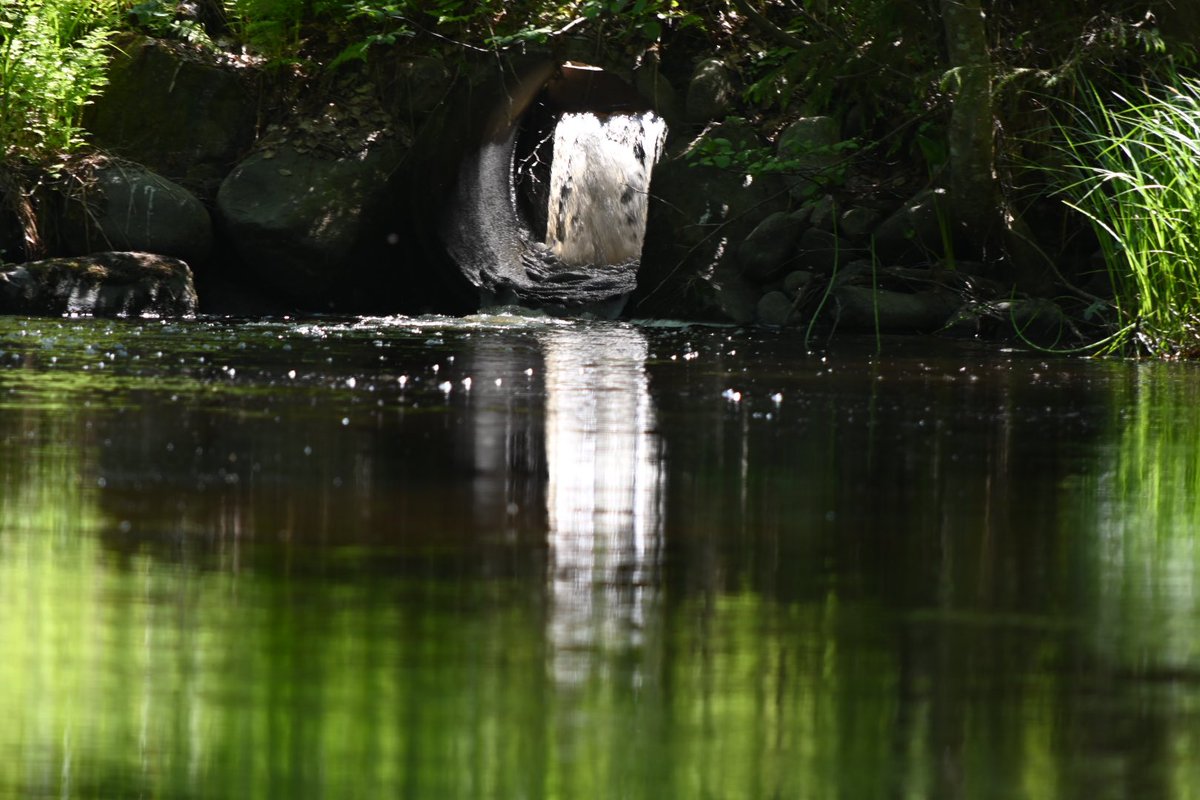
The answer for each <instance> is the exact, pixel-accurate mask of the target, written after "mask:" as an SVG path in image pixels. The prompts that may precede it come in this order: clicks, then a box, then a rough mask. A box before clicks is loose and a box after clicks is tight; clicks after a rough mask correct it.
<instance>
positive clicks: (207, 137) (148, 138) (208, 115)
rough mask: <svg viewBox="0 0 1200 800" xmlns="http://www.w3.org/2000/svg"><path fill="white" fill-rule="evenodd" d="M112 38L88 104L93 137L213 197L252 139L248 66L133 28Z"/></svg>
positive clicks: (110, 149) (108, 148)
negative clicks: (105, 68) (104, 78)
mask: <svg viewBox="0 0 1200 800" xmlns="http://www.w3.org/2000/svg"><path fill="white" fill-rule="evenodd" d="M114 44H115V45H116V47H114V52H115V54H116V55H115V56H114V57H113V59H112V62H111V64H110V66H109V72H108V85H107V86H105V88H104V91H103V92H102V93H101V94H100V95H99V96H98V97H97V98H96V99H95V101H94V102H93V103H92V104H91V105H89V106H87V107H86V108H85V114H84V127H85V128H86V129H87V130H88V131H89V132H90V133H91V141H92V142H93V143H94V144H95V145H96V146H98V147H100V148H102V149H103V150H105V151H106V152H109V153H112V154H114V155H118V156H121V157H123V158H127V159H129V160H131V161H135V162H137V163H139V164H145V165H146V166H147V167H149V168H150V169H152V170H154V171H155V172H157V173H159V174H160V175H165V176H166V177H168V178H170V179H172V180H176V181H183V182H184V183H186V184H187V185H188V186H194V187H197V190H198V191H199V193H200V194H201V196H203V197H205V198H210V197H211V196H212V193H213V192H215V191H216V188H217V186H218V185H219V184H220V180H221V177H222V176H223V175H224V174H225V173H226V172H228V171H229V168H230V167H232V166H233V164H234V163H236V162H237V159H238V158H239V157H240V156H241V154H242V153H244V152H245V151H246V149H247V148H248V147H250V145H251V143H252V142H253V141H254V135H255V125H256V121H257V119H256V116H257V108H256V105H255V103H254V101H253V99H252V96H251V93H250V92H249V91H248V89H247V84H246V82H245V79H244V76H245V75H246V73H247V72H248V70H246V69H245V68H241V69H238V68H234V67H231V66H225V65H219V64H217V63H216V62H215V61H212V60H205V59H204V58H203V57H201V55H200V54H199V53H198V52H197V51H195V50H193V49H191V48H188V47H187V46H185V45H183V44H180V43H171V42H162V41H158V40H155V39H149V38H146V37H141V36H131V37H127V38H123V39H120V40H117V41H116V42H114Z"/></svg>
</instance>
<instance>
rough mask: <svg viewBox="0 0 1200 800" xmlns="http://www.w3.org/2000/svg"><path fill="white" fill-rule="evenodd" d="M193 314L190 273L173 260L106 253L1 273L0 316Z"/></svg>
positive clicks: (35, 263)
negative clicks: (1, 314) (0, 314)
mask: <svg viewBox="0 0 1200 800" xmlns="http://www.w3.org/2000/svg"><path fill="white" fill-rule="evenodd" d="M195 311H196V289H195V287H194V286H193V284H192V271H191V269H190V268H189V267H188V265H187V264H185V263H184V262H183V261H180V260H179V259H177V258H168V257H166V256H159V255H154V254H151V253H123V252H106V253H96V254H95V255H90V256H80V257H74V258H51V259H46V260H43V261H30V262H27V263H25V264H20V265H8V266H5V267H4V268H3V269H0V313H4V314H42V315H53V316H57V315H60V314H85V315H92V316H181V315H186V314H194V313H195Z"/></svg>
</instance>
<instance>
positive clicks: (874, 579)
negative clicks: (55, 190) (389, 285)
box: [0, 319, 1200, 800]
mask: <svg viewBox="0 0 1200 800" xmlns="http://www.w3.org/2000/svg"><path fill="white" fill-rule="evenodd" d="M14 324H15V323H13V322H12V321H6V320H3V319H0V350H4V351H6V353H7V354H9V355H5V354H0V408H2V409H3V411H4V413H3V414H2V415H0V652H3V653H4V658H3V659H0V719H3V720H4V721H5V724H4V725H0V797H22V798H24V797H50V796H54V797H68V798H93V797H95V798H100V797H105V798H107V797H133V796H142V797H190V798H205V797H212V798H228V797H247V798H257V797H263V798H273V797H289V798H307V797H439V798H442V797H445V798H476V797H529V798H570V797H610V796H621V797H629V798H647V799H649V798H660V797H705V796H709V797H723V798H747V799H748V800H749V798H762V797H798V798H808V797H811V798H825V797H897V798H931V797H945V798H959V797H961V798H970V799H971V800H976V799H979V800H983V799H984V798H997V797H1022V798H1046V800H1051V799H1053V800H1059V799H1060V798H1076V797H1077V798H1089V800H1091V799H1092V798H1101V799H1103V798H1113V799H1114V800H1116V799H1117V798H1125V797H1138V798H1186V797H1189V796H1192V794H1194V787H1195V786H1197V785H1200V736H1197V734H1196V731H1197V730H1200V726H1198V723H1200V680H1198V679H1197V675H1200V636H1198V635H1197V633H1196V632H1197V631H1198V630H1200V624H1198V623H1200V598H1198V588H1197V587H1200V553H1198V552H1197V549H1196V532H1195V520H1196V519H1197V518H1198V517H1200V506H1198V505H1197V504H1198V502H1200V501H1198V500H1197V498H1198V497H1200V468H1198V467H1197V463H1198V462H1197V460H1196V443H1197V441H1200V439H1198V437H1200V382H1198V381H1197V379H1196V375H1195V374H1194V372H1193V371H1191V370H1189V369H1186V368H1181V367H1179V366H1178V365H1153V366H1149V367H1146V366H1137V365H1130V364H1121V363H1093V362H1083V363H1078V362H1070V361H1065V360H1064V361H1055V362H1045V361H1043V359H1042V358H1041V357H1017V356H1012V355H1005V356H996V355H995V354H986V355H981V354H979V353H978V352H972V351H959V350H955V349H949V350H943V351H941V352H940V353H937V354H934V355H933V356H928V355H924V354H917V355H911V354H906V353H901V354H900V355H899V356H889V357H884V358H879V357H876V356H874V355H873V349H871V348H868V349H867V350H865V351H850V352H847V353H838V352H831V353H828V354H820V355H816V356H813V355H810V354H808V353H806V352H805V351H804V350H803V349H802V348H801V347H800V346H799V345H797V344H796V343H794V342H789V341H788V340H787V339H786V338H783V337H774V338H773V337H761V336H759V335H757V334H750V333H745V332H736V333H735V332H727V331H703V330H700V331H698V330H691V331H665V332H664V331H652V330H645V329H638V328H631V327H626V326H621V325H611V324H604V325H585V324H576V323H563V322H553V321H536V320H535V321H529V320H525V321H520V320H517V321H511V322H508V321H506V322H503V323H501V322H491V323H487V324H488V325H490V327H488V328H486V330H481V329H480V328H479V327H472V325H475V324H476V323H471V322H469V321H437V320H426V321H383V322H378V321H377V322H373V323H369V324H368V323H358V322H355V323H348V324H338V323H329V322H320V323H313V324H311V325H308V326H304V327H303V328H301V327H300V326H293V325H289V324H282V323H281V324H279V325H277V326H270V325H263V326H261V327H258V328H255V329H252V330H251V333H253V334H254V335H252V336H248V335H247V330H246V329H244V328H238V327H236V326H208V325H205V324H202V323H196V325H195V326H184V327H183V328H180V329H178V330H175V331H164V330H162V329H159V328H155V327H136V326H130V327H121V326H115V327H111V326H110V325H109V324H108V323H103V324H101V323H84V322H80V321H66V322H53V323H51V322H45V323H37V324H38V326H39V327H38V329H37V331H38V332H37V335H28V336H25V335H18V334H17V333H15V332H14V329H13V325H14ZM479 324H482V323H479ZM6 325H7V326H8V327H5V326H6ZM89 326H91V327H89ZM30 330H32V328H31V329H30ZM243 339H244V340H245V341H246V342H247V346H246V348H245V349H239V348H238V343H239V341H241V340H243ZM118 341H119V342H120V343H121V345H122V346H121V347H120V348H118V347H117V346H116V342H118ZM872 344H873V343H872ZM285 346H286V347H287V348H290V349H285ZM159 351H164V352H166V353H169V354H170V357H169V358H163V359H161V360H160V359H157V358H156V357H155V355H154V354H155V353H156V352H159ZM734 351H736V352H737V354H738V355H736V356H735V355H733V353H734ZM12 353H16V354H17V356H18V358H17V359H16V360H13V359H12V358H11V354H12ZM864 353H865V355H864ZM47 354H50V355H47ZM33 355H37V356H38V357H37V358H33V357H32V356H33ZM50 357H53V358H56V359H57V362H51V361H50ZM823 358H824V360H822V359H823ZM201 359H204V360H203V361H201ZM101 360H103V361H104V362H105V366H104V368H103V370H101V369H100V367H99V366H98V363H99V362H100V361H101ZM85 366H86V367H88V369H87V370H86V371H85V370H84V369H83V367H85ZM231 369H236V377H231V376H230V374H229V372H230V370H231ZM290 373H294V376H291V375H290ZM402 377H403V378H405V380H403V381H401V380H400V378H402ZM468 378H470V379H471V380H470V383H469V385H468V384H466V383H465V381H466V380H467V379H468ZM350 379H354V380H353V381H351V380H350ZM447 386H448V388H447ZM726 390H732V391H730V392H729V393H727V392H726ZM734 392H737V393H740V399H738V400H736V401H735V400H734V399H732V396H733V393H734ZM777 394H778V395H780V396H781V397H782V400H778V399H776V398H775V395H777Z"/></svg>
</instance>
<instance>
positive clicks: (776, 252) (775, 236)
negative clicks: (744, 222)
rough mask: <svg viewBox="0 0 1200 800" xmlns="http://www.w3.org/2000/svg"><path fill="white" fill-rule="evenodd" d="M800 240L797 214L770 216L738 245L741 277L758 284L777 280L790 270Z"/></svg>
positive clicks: (777, 213) (776, 213)
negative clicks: (789, 265) (791, 260)
mask: <svg viewBox="0 0 1200 800" xmlns="http://www.w3.org/2000/svg"><path fill="white" fill-rule="evenodd" d="M799 238H800V225H799V222H798V218H797V215H796V214H787V213H784V212H782V211H777V212H775V213H774V214H771V215H770V216H768V217H767V218H766V219H764V220H763V221H762V222H760V223H759V224H758V226H757V227H756V228H755V229H754V230H752V231H750V235H749V236H747V237H746V238H745V239H744V240H743V241H742V242H741V243H740V244H739V245H738V246H737V258H738V263H739V264H740V265H741V267H742V275H744V276H745V277H746V278H748V279H750V280H752V281H757V282H758V283H766V282H768V281H771V280H774V279H775V278H776V277H778V276H779V275H780V274H781V273H782V272H783V270H784V269H786V268H787V265H788V261H789V260H790V259H791V258H792V257H793V255H794V254H795V249H796V242H797V240H798V239H799Z"/></svg>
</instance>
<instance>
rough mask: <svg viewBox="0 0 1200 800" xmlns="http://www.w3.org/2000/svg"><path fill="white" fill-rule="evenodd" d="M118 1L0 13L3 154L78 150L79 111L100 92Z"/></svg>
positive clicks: (65, 0)
mask: <svg viewBox="0 0 1200 800" xmlns="http://www.w3.org/2000/svg"><path fill="white" fill-rule="evenodd" d="M118 13H119V6H118V3H117V2H115V0H108V2H104V1H103V0H102V1H101V2H96V0H15V2H13V1H12V0H10V1H9V2H7V3H5V4H4V5H3V6H2V7H0V154H4V155H12V154H16V153H20V154H25V155H29V156H35V157H36V156H40V155H45V154H48V153H52V152H68V151H71V150H73V149H75V148H77V147H78V146H79V145H80V144H82V141H83V139H82V133H81V130H80V127H79V122H80V115H81V113H82V111H83V107H84V105H85V104H86V103H87V102H88V101H89V99H90V98H91V97H92V96H94V95H95V93H96V92H97V91H98V90H99V89H100V87H101V86H103V84H104V80H105V74H104V68H105V65H106V64H107V61H108V56H109V48H108V37H109V35H110V32H111V30H112V26H113V25H114V24H115V22H116V20H117V18H118Z"/></svg>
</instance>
